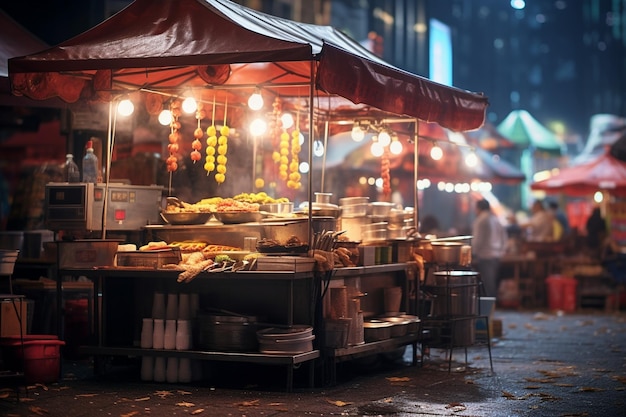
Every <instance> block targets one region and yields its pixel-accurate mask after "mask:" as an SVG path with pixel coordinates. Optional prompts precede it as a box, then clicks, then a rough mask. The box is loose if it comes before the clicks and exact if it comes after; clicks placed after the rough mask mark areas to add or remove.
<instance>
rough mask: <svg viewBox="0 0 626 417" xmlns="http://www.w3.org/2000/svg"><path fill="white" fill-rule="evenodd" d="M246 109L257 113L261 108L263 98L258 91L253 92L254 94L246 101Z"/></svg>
mask: <svg viewBox="0 0 626 417" xmlns="http://www.w3.org/2000/svg"><path fill="white" fill-rule="evenodd" d="M248 107H250V109H252V110H254V111H257V110H261V108H263V96H262V95H261V93H259V92H258V91H255V92H254V94H252V95H251V96H250V98H249V99H248Z"/></svg>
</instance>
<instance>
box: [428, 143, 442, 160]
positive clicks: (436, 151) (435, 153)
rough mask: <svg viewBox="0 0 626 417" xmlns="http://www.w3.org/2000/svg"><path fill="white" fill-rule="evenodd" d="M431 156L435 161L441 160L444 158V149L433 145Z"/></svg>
mask: <svg viewBox="0 0 626 417" xmlns="http://www.w3.org/2000/svg"><path fill="white" fill-rule="evenodd" d="M430 157H431V158H433V159H434V160H435V161H439V160H440V159H441V158H443V149H441V148H440V147H439V146H437V145H433V147H432V148H431V150H430Z"/></svg>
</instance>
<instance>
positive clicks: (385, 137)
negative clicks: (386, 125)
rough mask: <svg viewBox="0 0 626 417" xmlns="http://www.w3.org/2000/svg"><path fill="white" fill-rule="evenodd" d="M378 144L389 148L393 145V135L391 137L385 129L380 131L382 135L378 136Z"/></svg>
mask: <svg viewBox="0 0 626 417" xmlns="http://www.w3.org/2000/svg"><path fill="white" fill-rule="evenodd" d="M378 142H379V143H380V144H381V145H382V146H389V144H390V143H391V135H389V132H387V129H383V130H381V131H380V133H379V134H378Z"/></svg>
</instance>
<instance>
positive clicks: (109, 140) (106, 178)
mask: <svg viewBox="0 0 626 417" xmlns="http://www.w3.org/2000/svg"><path fill="white" fill-rule="evenodd" d="M114 114H116V113H114V112H113V101H112V100H111V101H109V123H108V124H109V125H108V127H107V146H106V152H104V154H105V155H106V163H105V166H106V168H105V169H106V173H105V175H104V201H103V205H102V239H106V236H107V211H108V208H109V179H110V177H111V157H112V156H113V152H112V149H113V130H114V123H113V117H115V116H114Z"/></svg>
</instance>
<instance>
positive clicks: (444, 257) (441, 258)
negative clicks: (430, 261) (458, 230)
mask: <svg viewBox="0 0 626 417" xmlns="http://www.w3.org/2000/svg"><path fill="white" fill-rule="evenodd" d="M430 245H431V246H432V248H433V256H434V258H435V262H437V263H438V264H458V263H459V262H460V261H461V247H462V246H463V244H462V243H459V242H431V243H430Z"/></svg>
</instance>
